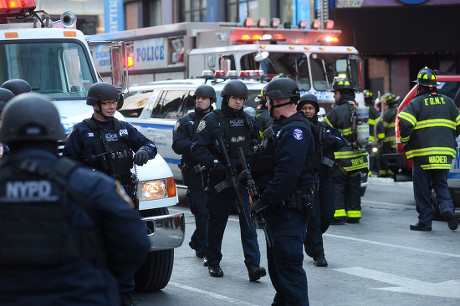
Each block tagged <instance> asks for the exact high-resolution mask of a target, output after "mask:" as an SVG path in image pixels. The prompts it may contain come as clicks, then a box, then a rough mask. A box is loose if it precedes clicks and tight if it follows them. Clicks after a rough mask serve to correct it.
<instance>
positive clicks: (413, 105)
mask: <svg viewBox="0 0 460 306" xmlns="http://www.w3.org/2000/svg"><path fill="white" fill-rule="evenodd" d="M415 82H416V83H417V84H418V89H417V95H416V96H415V97H414V99H413V100H412V101H410V102H409V104H408V105H407V106H406V107H405V108H404V109H403V110H402V111H401V112H400V113H399V115H398V118H399V133H400V134H399V135H400V139H401V142H402V143H403V144H404V151H405V152H406V156H407V158H408V159H412V160H413V166H412V179H413V183H414V197H415V204H416V207H417V212H418V222H417V223H415V224H411V225H410V229H411V230H414V231H431V223H432V221H433V218H434V209H433V206H432V205H431V199H430V195H431V188H432V187H433V188H434V190H435V192H436V200H437V202H438V205H439V209H440V211H441V213H442V214H443V215H444V217H445V219H446V220H447V223H448V226H449V228H450V229H451V230H456V229H457V227H458V222H457V219H456V218H455V216H454V214H453V211H454V205H453V203H452V199H451V197H450V194H449V189H448V187H447V176H448V174H449V170H450V166H451V162H452V159H453V158H455V153H456V147H457V142H456V141H455V139H456V138H457V137H458V135H459V134H460V114H459V111H458V108H457V106H456V105H455V102H454V101H452V99H450V98H449V97H447V96H445V95H443V94H440V93H438V91H437V89H436V85H437V81H436V75H435V74H434V72H433V70H431V69H429V68H427V67H425V68H423V69H422V70H420V72H419V73H418V75H417V80H416V81H415Z"/></svg>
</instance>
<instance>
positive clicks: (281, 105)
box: [270, 99, 295, 118]
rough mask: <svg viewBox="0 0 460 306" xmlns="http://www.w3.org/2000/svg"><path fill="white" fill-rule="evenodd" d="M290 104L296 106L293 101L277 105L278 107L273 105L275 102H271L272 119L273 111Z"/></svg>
mask: <svg viewBox="0 0 460 306" xmlns="http://www.w3.org/2000/svg"><path fill="white" fill-rule="evenodd" d="M288 104H295V101H293V99H290V100H289V101H288V102H284V103H283V104H277V105H273V100H270V105H271V107H270V117H272V118H273V110H274V109H275V108H278V107H283V106H286V105H288Z"/></svg>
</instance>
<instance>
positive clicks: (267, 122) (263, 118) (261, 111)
mask: <svg viewBox="0 0 460 306" xmlns="http://www.w3.org/2000/svg"><path fill="white" fill-rule="evenodd" d="M255 100H256V102H258V103H259V105H257V115H256V122H257V124H258V125H259V129H260V135H261V136H262V135H263V133H264V131H265V130H266V129H267V128H269V127H270V126H272V125H273V118H272V117H270V113H269V112H268V108H267V106H266V103H267V97H265V95H264V90H262V91H261V92H260V95H258V96H257V97H256V99H255Z"/></svg>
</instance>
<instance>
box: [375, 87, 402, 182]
mask: <svg viewBox="0 0 460 306" xmlns="http://www.w3.org/2000/svg"><path fill="white" fill-rule="evenodd" d="M382 100H383V101H384V102H385V106H387V107H386V109H385V113H384V114H383V117H382V120H381V124H380V125H379V127H378V141H379V142H380V143H382V150H381V153H382V155H384V154H391V153H396V136H395V120H396V114H397V112H398V109H397V107H398V101H399V96H398V97H396V96H395V95H394V94H392V93H390V92H389V93H386V94H384V95H383V96H382ZM392 174H393V172H392V171H391V170H390V169H389V168H388V164H387V161H386V160H383V159H381V162H380V171H379V175H378V176H379V177H389V176H391V175H392Z"/></svg>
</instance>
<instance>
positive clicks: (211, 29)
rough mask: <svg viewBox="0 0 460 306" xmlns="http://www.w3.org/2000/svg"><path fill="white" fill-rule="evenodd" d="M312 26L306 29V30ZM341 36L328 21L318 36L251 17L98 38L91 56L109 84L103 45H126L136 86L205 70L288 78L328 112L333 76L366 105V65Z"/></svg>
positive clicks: (90, 38) (316, 32) (197, 74)
mask: <svg viewBox="0 0 460 306" xmlns="http://www.w3.org/2000/svg"><path fill="white" fill-rule="evenodd" d="M304 26H306V25H304ZM340 33H341V31H340V30H335V29H333V21H330V20H329V21H328V22H327V24H326V28H325V29H320V26H319V23H318V25H317V26H315V25H313V27H312V28H311V29H305V28H303V27H301V26H295V27H289V28H285V27H284V26H283V25H281V24H280V22H279V19H277V18H274V19H272V20H271V22H268V21H267V20H266V19H263V18H262V19H260V20H258V22H255V21H254V20H252V19H251V18H248V19H246V21H245V22H244V23H243V24H240V23H228V22H216V23H212V22H184V23H177V24H170V25H162V26H155V27H148V28H141V29H134V30H127V31H121V32H115V33H107V34H100V35H91V36H88V37H87V39H88V41H89V42H90V47H91V49H92V56H93V59H94V62H95V65H96V68H97V70H98V71H99V72H100V73H101V75H102V77H108V76H109V72H110V58H109V57H110V53H109V50H108V47H107V45H106V44H104V43H103V42H104V41H105V42H107V41H120V40H121V41H124V42H125V43H127V55H126V56H127V58H126V61H127V63H128V66H129V68H128V73H129V75H130V80H131V82H132V84H138V85H144V84H147V83H149V82H152V81H160V80H167V79H186V78H197V77H200V76H201V74H202V72H203V71H209V70H211V71H213V72H214V73H215V74H216V75H225V74H226V73H227V72H228V71H232V72H233V71H236V72H237V74H238V75H240V76H246V77H248V76H255V77H261V76H262V77H264V78H266V79H267V80H270V79H271V78H273V77H275V76H278V75H284V76H286V77H290V78H292V79H294V80H296V81H297V83H298V84H299V88H300V90H301V92H302V93H306V92H308V93H312V94H314V95H316V96H317V98H318V100H319V102H320V104H322V106H323V107H324V108H325V110H326V111H327V110H329V109H330V107H331V106H332V104H333V103H334V98H333V92H331V91H330V90H331V88H332V81H333V79H334V77H337V76H339V77H347V78H349V79H350V80H351V81H352V82H353V84H354V86H355V89H356V101H357V102H358V103H359V104H363V103H364V97H363V94H362V88H363V87H362V77H361V66H360V64H361V62H360V58H359V56H358V51H357V50H356V49H355V48H354V47H353V46H342V45H340V43H339V36H340Z"/></svg>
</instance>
